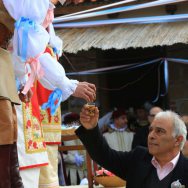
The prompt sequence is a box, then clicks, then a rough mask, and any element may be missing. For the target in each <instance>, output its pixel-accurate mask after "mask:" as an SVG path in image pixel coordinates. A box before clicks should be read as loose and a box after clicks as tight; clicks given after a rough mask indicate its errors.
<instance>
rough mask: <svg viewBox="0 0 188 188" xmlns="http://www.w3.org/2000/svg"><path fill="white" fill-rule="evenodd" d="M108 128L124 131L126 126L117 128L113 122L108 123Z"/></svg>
mask: <svg viewBox="0 0 188 188" xmlns="http://www.w3.org/2000/svg"><path fill="white" fill-rule="evenodd" d="M110 128H111V129H113V130H115V131H119V132H123V131H126V130H127V126H125V127H123V128H117V127H115V125H114V124H110Z"/></svg>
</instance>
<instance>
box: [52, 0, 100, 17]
mask: <svg viewBox="0 0 188 188" xmlns="http://www.w3.org/2000/svg"><path fill="white" fill-rule="evenodd" d="M102 5H104V3H103V4H89V5H72V6H62V7H57V8H55V12H54V14H55V17H57V16H62V15H66V14H72V13H75V12H79V11H83V10H88V9H91V8H96V7H99V6H102Z"/></svg>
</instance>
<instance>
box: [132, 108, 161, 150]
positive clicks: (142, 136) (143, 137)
mask: <svg viewBox="0 0 188 188" xmlns="http://www.w3.org/2000/svg"><path fill="white" fill-rule="evenodd" d="M161 111H163V110H162V109H161V108H160V107H158V106H154V107H152V108H151V109H150V111H149V114H148V122H149V124H148V125H147V126H144V127H140V128H138V129H137V131H136V134H135V135H134V139H133V142H132V148H135V147H136V146H138V145H139V146H144V147H147V138H148V133H149V126H150V125H151V123H152V122H153V120H154V117H155V116H156V114H157V113H159V112H161Z"/></svg>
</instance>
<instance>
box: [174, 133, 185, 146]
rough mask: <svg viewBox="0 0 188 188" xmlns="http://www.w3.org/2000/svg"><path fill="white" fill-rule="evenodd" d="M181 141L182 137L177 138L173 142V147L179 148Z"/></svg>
mask: <svg viewBox="0 0 188 188" xmlns="http://www.w3.org/2000/svg"><path fill="white" fill-rule="evenodd" d="M182 141H183V136H182V135H180V136H177V137H176V141H175V146H179V145H180V144H181V142H182Z"/></svg>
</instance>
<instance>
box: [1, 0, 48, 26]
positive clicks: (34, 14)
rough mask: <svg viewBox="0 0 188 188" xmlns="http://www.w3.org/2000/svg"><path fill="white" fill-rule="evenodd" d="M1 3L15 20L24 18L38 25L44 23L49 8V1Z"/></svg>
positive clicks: (32, 0) (27, 0) (14, 0)
mask: <svg viewBox="0 0 188 188" xmlns="http://www.w3.org/2000/svg"><path fill="white" fill-rule="evenodd" d="M3 3H4V6H5V8H6V9H7V11H8V12H9V14H10V15H11V16H12V17H13V18H14V19H15V20H18V19H20V18H21V17H25V18H29V19H31V20H33V21H35V22H37V23H39V24H41V23H42V22H43V21H44V18H45V16H46V13H47V11H48V8H49V0H3Z"/></svg>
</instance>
